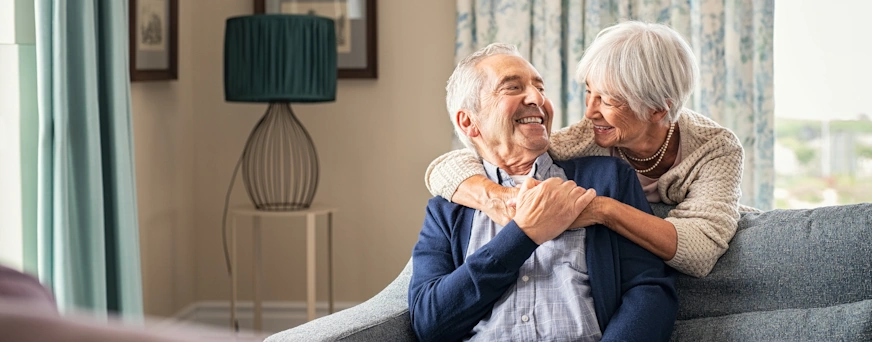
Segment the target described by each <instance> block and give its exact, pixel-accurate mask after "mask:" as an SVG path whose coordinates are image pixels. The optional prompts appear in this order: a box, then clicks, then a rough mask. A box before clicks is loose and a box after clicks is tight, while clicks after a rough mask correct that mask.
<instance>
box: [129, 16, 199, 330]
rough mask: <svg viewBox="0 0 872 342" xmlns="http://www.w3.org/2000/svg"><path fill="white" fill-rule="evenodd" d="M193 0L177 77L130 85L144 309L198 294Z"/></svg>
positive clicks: (168, 306) (163, 312)
mask: <svg viewBox="0 0 872 342" xmlns="http://www.w3.org/2000/svg"><path fill="white" fill-rule="evenodd" d="M191 3H192V1H179V57H178V58H179V80H178V81H158V82H134V83H132V85H131V96H132V108H133V132H134V144H135V154H136V156H135V157H136V160H135V164H136V187H137V189H136V192H137V202H138V206H139V236H140V241H141V244H140V254H141V257H142V282H143V301H144V309H145V312H146V314H148V315H160V316H168V315H172V314H174V313H176V312H177V311H178V310H180V309H181V308H182V307H184V306H185V305H187V304H189V303H191V302H192V301H193V300H194V299H195V293H194V290H195V288H194V281H195V275H196V274H195V269H196V267H197V266H196V265H195V253H194V252H195V248H194V246H195V245H194V241H195V236H194V233H195V232H194V227H195V225H194V192H193V190H194V183H193V180H194V141H195V139H196V137H195V136H194V101H193V99H194V97H193V92H194V81H193V79H194V77H193V76H194V73H195V72H196V69H194V68H193V67H194V65H193V64H192V57H193V55H192V53H193V50H192V48H191V40H192V32H193V31H192V29H193V27H194V21H193V20H192V17H193V16H192V9H193V6H191Z"/></svg>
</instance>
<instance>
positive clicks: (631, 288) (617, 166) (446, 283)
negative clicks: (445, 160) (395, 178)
mask: <svg viewBox="0 0 872 342" xmlns="http://www.w3.org/2000/svg"><path fill="white" fill-rule="evenodd" d="M558 165H559V166H561V167H563V169H564V171H565V172H566V176H567V177H569V178H570V179H573V180H575V182H576V183H577V184H578V185H579V186H582V187H584V188H594V189H596V191H597V195H598V196H608V197H612V198H614V199H617V200H619V201H621V202H624V203H627V204H629V205H632V206H634V207H636V208H638V209H640V210H643V211H645V212H647V213H651V207H650V205H649V204H648V202H647V200H646V199H645V194H644V192H643V191H642V188H641V186H640V185H639V181H638V178H637V176H636V173H635V171H634V170H633V169H632V168H630V166H629V165H627V163H626V162H624V161H622V160H620V159H617V158H613V157H583V158H577V159H573V160H570V161H565V162H558ZM474 213H475V211H474V210H473V209H471V208H467V207H463V206H461V205H458V204H454V203H450V202H448V201H447V200H445V199H443V198H442V197H434V198H432V199H431V200H430V202H429V203H428V205H427V211H426V214H427V216H426V219H425V221H424V227H423V228H422V229H421V233H420V235H419V238H418V243H417V244H416V245H415V247H414V250H413V252H412V259H413V273H412V280H411V283H410V285H409V312H410V315H411V319H412V328H413V330H414V331H415V334H416V335H417V337H418V339H419V340H421V341H456V340H460V339H462V338H463V337H464V336H466V335H467V334H469V332H470V331H472V328H473V327H474V326H475V325H476V324H477V323H478V322H479V321H480V320H481V319H482V318H483V317H484V316H485V315H486V314H487V313H488V312H490V310H491V309H492V308H493V305H494V303H495V302H496V301H497V300H498V299H499V298H500V297H501V296H502V295H503V294H504V293H505V292H506V290H508V289H509V287H510V286H511V285H512V284H514V283H515V282H516V281H517V278H518V273H519V269H520V268H521V265H523V263H524V261H525V260H527V258H529V257H530V255H531V254H532V253H533V251H534V250H535V249H536V248H537V247H538V245H537V244H536V243H535V242H533V240H530V238H529V237H527V235H526V234H524V232H523V231H521V229H520V228H519V227H518V225H517V224H516V223H515V222H514V221H512V222H510V223H509V224H508V225H506V226H505V227H504V228H503V229H502V230H501V231H500V232H499V233H498V234H497V235H496V236H495V237H494V238H493V239H492V240H491V241H490V242H488V243H487V244H485V245H484V246H483V247H481V248H480V249H479V250H477V251H476V252H475V253H474V254H472V255H470V256H469V258H467V259H466V260H465V261H464V256H465V254H466V249H467V246H468V245H469V237H470V232H471V228H472V218H473V216H474ZM586 229H587V235H586V236H587V238H586V242H585V247H586V249H585V251H586V254H585V255H586V256H587V267H588V272H589V276H590V284H591V293H592V296H593V301H594V310H595V311H596V317H597V320H598V321H599V327H600V330H601V331H602V332H603V338H602V341H658V340H660V341H666V340H668V339H669V337H670V335H671V333H672V328H673V325H674V324H675V317H676V312H677V310H678V298H677V296H676V292H675V271H674V270H672V269H671V268H669V267H668V266H666V265H665V264H664V263H663V261H662V260H661V259H660V258H658V257H657V256H655V255H654V254H652V253H651V252H649V251H647V250H645V249H643V248H641V247H639V246H638V245H636V244H635V243H633V242H631V241H629V240H627V239H626V238H624V237H622V236H620V235H618V234H617V233H615V232H613V231H612V230H610V229H609V228H607V227H605V226H602V225H594V226H590V227H588V228H586Z"/></svg>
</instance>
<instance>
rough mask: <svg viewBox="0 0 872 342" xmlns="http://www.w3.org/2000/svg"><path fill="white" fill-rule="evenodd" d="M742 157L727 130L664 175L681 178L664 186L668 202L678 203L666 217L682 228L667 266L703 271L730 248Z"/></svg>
mask: <svg viewBox="0 0 872 342" xmlns="http://www.w3.org/2000/svg"><path fill="white" fill-rule="evenodd" d="M743 157H744V152H743V151H742V147H741V145H740V144H739V141H738V139H737V138H736V137H735V135H733V134H732V133H729V132H726V133H725V134H724V135H722V136H721V137H719V138H717V139H712V140H711V141H709V142H707V143H706V144H704V145H703V146H701V147H700V148H699V149H697V150H696V151H694V152H693V153H692V154H691V155H690V156H689V157H688V159H690V160H687V162H682V163H681V164H680V165H678V166H677V167H676V169H673V170H670V172H669V173H668V174H667V175H664V177H661V181H667V182H669V183H671V184H680V185H676V186H674V187H669V188H668V189H666V191H665V193H664V191H663V190H664V189H661V197H662V198H664V202H667V204H677V205H676V207H675V209H673V210H672V211H670V212H669V215H668V216H667V218H666V220H667V221H669V222H670V223H672V224H673V225H674V226H675V230H676V232H677V234H678V247H677V249H676V252H675V256H674V257H673V258H672V259H671V260H669V261H667V262H666V263H667V264H668V265H669V266H672V267H673V268H675V269H677V270H679V271H681V272H683V273H685V274H688V275H691V276H695V277H704V276H706V275H708V274H709V272H711V270H712V268H713V267H714V265H715V263H716V262H717V261H718V258H720V257H721V255H723V254H724V253H725V252H726V251H727V248H729V242H730V240H731V239H732V238H733V235H735V233H736V229H737V227H738V220H739V211H738V208H739V205H738V203H739V196H740V195H741V188H740V187H741V183H742V167H743V165H742V163H743ZM693 161H696V162H693ZM681 193H686V196H682V195H681ZM663 195H666V196H663ZM681 197H683V198H681ZM668 202H673V203H668ZM675 202H677V203H675Z"/></svg>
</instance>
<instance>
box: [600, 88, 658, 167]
mask: <svg viewBox="0 0 872 342" xmlns="http://www.w3.org/2000/svg"><path fill="white" fill-rule="evenodd" d="M585 104H586V105H587V110H586V111H585V112H584V116H585V117H587V118H588V120H590V121H591V122H592V123H593V125H594V126H593V127H594V128H593V132H594V141H595V142H596V144H597V145H599V146H600V147H605V148H609V147H624V148H627V149H630V150H633V146H634V145H636V144H638V142H639V141H641V140H643V139H645V135H646V133H648V130H649V128H650V123H648V122H645V121H642V120H639V118H638V117H637V116H636V113H634V112H633V111H632V110H631V109H630V105H629V104H627V103H626V102H623V101H621V100H619V99H616V98H613V97H609V96H606V95H604V94H601V93H599V92H598V91H597V88H596V85H593V84H590V83H587V94H585Z"/></svg>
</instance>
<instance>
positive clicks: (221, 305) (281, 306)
mask: <svg viewBox="0 0 872 342" xmlns="http://www.w3.org/2000/svg"><path fill="white" fill-rule="evenodd" d="M357 304H360V303H356V302H335V303H334V304H333V308H334V311H341V310H344V309H347V308H350V307H352V306H355V305H357ZM262 308H263V309H262V310H263V311H262V313H263V320H262V322H263V331H264V332H273V333H274V332H279V331H282V330H286V329H290V328H293V327H295V326H298V325H300V324H303V323H306V321H307V317H306V303H305V302H280V301H269V302H267V301H265V302H263V306H262ZM327 309H328V308H327V302H316V303H315V316H316V317H322V316H326V315H327ZM236 318H237V320H238V321H239V329H240V330H249V331H250V330H251V329H252V328H253V326H254V304H253V303H252V302H250V301H239V302H237V303H236ZM169 320H171V321H176V322H181V323H193V324H205V325H213V326H219V327H228V328H229V327H230V303H229V302H227V301H200V302H194V303H192V304H189V305H188V306H186V307H184V308H183V309H182V310H179V312H177V313H176V314H175V315H173V316H172V317H170V318H169Z"/></svg>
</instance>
